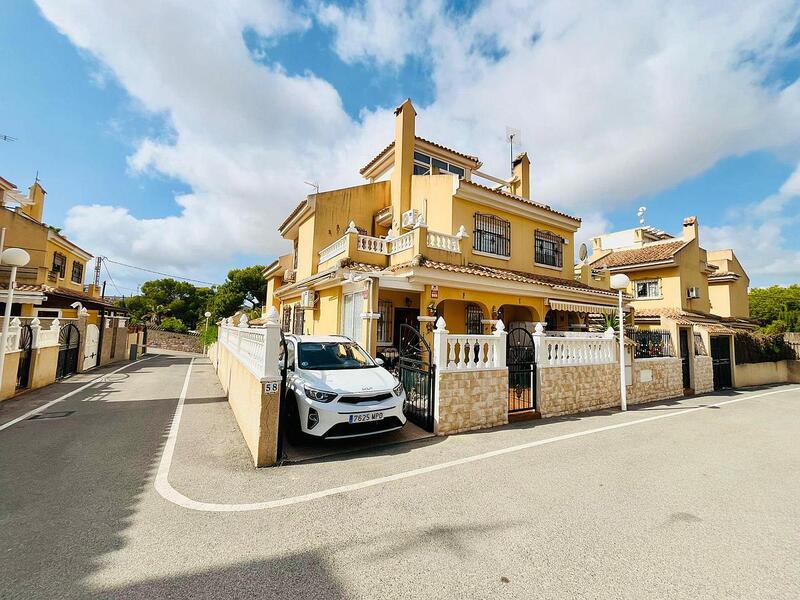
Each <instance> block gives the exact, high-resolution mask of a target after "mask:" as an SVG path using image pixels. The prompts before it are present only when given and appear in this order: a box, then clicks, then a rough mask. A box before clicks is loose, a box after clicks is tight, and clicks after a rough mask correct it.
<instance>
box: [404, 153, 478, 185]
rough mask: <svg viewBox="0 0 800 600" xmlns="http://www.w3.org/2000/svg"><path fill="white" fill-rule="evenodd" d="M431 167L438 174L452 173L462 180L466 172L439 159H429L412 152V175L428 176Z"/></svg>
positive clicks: (425, 155) (426, 156)
mask: <svg viewBox="0 0 800 600" xmlns="http://www.w3.org/2000/svg"><path fill="white" fill-rule="evenodd" d="M431 165H433V166H434V167H436V168H437V169H439V172H440V173H452V174H453V175H458V177H459V178H462V179H463V177H464V175H465V174H466V171H464V169H463V168H461V167H457V166H455V165H451V164H450V163H448V162H446V161H443V160H441V159H440V158H431V157H430V156H428V155H427V154H423V153H422V152H417V151H414V175H428V174H429V173H430V172H431Z"/></svg>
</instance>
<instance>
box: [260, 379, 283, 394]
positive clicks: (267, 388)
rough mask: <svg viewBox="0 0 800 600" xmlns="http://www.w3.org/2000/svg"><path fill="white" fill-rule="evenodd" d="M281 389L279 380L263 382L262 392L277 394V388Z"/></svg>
mask: <svg viewBox="0 0 800 600" xmlns="http://www.w3.org/2000/svg"><path fill="white" fill-rule="evenodd" d="M280 389H281V382H280V381H265V382H264V393H265V394H277V393H278V390H280Z"/></svg>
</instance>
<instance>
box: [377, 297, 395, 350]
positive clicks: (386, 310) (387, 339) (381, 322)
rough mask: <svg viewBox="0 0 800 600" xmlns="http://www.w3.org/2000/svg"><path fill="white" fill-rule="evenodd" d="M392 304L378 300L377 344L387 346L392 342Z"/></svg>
mask: <svg viewBox="0 0 800 600" xmlns="http://www.w3.org/2000/svg"><path fill="white" fill-rule="evenodd" d="M392 308H393V307H392V303H391V301H389V300H378V313H380V315H381V318H380V319H378V342H379V343H384V344H389V343H391V341H392V312H393V311H392Z"/></svg>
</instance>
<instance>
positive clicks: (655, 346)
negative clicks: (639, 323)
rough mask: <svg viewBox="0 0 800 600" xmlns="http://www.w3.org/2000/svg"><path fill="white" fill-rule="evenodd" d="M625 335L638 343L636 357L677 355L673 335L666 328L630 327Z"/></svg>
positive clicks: (635, 351)
mask: <svg viewBox="0 0 800 600" xmlns="http://www.w3.org/2000/svg"><path fill="white" fill-rule="evenodd" d="M625 335H626V336H627V337H628V338H629V339H630V340H632V341H633V342H634V343H635V344H636V348H635V350H634V357H635V358H661V357H667V356H675V350H674V348H673V347H672V335H671V334H670V332H669V331H667V330H666V329H636V328H633V327H629V328H627V329H626V330H625Z"/></svg>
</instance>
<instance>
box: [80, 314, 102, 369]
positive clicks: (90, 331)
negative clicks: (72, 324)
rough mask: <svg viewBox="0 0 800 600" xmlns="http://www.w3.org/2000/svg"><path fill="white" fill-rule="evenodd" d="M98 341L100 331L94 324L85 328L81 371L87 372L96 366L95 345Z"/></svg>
mask: <svg viewBox="0 0 800 600" xmlns="http://www.w3.org/2000/svg"><path fill="white" fill-rule="evenodd" d="M99 341H100V329H99V328H98V327H97V325H95V324H94V323H89V324H88V325H87V326H86V346H85V347H84V350H83V370H84V371H87V370H88V369H91V368H92V367H94V366H95V365H96V364H97V345H98V342H99Z"/></svg>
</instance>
